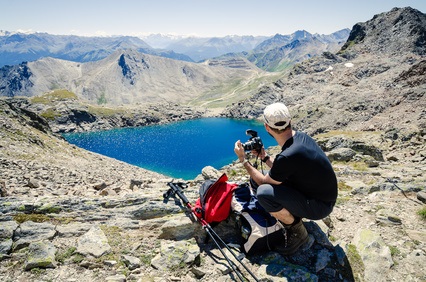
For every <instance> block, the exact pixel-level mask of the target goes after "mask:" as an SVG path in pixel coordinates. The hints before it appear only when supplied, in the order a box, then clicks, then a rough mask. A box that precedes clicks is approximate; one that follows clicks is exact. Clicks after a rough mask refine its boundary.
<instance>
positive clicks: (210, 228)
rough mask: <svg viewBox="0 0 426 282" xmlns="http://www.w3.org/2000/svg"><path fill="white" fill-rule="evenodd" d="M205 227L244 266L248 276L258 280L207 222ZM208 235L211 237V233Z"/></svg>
mask: <svg viewBox="0 0 426 282" xmlns="http://www.w3.org/2000/svg"><path fill="white" fill-rule="evenodd" d="M206 228H207V229H209V230H210V232H212V233H213V234H214V235H215V236H216V238H217V239H218V240H219V241H220V242H221V243H222V245H224V246H225V248H226V249H227V250H228V251H229V252H230V253H231V254H232V256H233V257H234V258H235V259H236V260H237V261H238V262H239V263H240V264H241V265H242V266H243V267H244V269H245V270H246V271H247V272H248V273H249V274H250V276H251V277H253V279H254V280H255V281H256V282H259V280H258V279H257V277H256V276H255V275H254V274H253V272H251V271H250V269H248V267H247V266H246V265H245V264H244V263H243V262H242V261H241V260H240V258H238V256H237V255H236V254H235V253H234V251H232V249H231V248H230V247H229V246H228V245H227V244H226V243H225V242H224V241H223V240H222V238H220V236H219V235H218V234H217V233H216V232H215V231H214V230H213V228H212V227H211V226H210V225H209V224H208V223H207V227H206ZM207 233H208V232H207ZM209 235H210V237H211V238H213V236H212V234H209Z"/></svg>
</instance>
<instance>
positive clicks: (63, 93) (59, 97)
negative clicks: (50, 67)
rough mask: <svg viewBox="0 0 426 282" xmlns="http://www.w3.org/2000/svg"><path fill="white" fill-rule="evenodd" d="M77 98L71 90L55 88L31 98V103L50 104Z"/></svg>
mask: <svg viewBox="0 0 426 282" xmlns="http://www.w3.org/2000/svg"><path fill="white" fill-rule="evenodd" d="M64 100H78V97H77V95H76V94H74V93H73V92H70V91H68V90H66V89H57V90H53V91H51V92H49V93H46V94H43V95H41V96H37V97H33V98H31V103H34V104H44V105H51V104H53V103H54V102H57V101H64Z"/></svg>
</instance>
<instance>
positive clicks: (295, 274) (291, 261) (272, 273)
mask: <svg viewBox="0 0 426 282" xmlns="http://www.w3.org/2000/svg"><path fill="white" fill-rule="evenodd" d="M223 223H224V222H223ZM230 225H232V220H231V221H228V222H227V223H226V224H219V225H218V226H216V227H215V229H216V232H217V233H218V234H219V235H220V236H221V237H222V238H223V239H224V241H226V242H232V241H233V242H235V232H234V235H232V232H231V231H230V230H234V231H235V229H232V228H230ZM304 225H305V227H306V229H307V230H308V233H309V236H310V240H309V242H308V243H306V244H305V245H303V246H302V247H301V248H300V249H299V250H298V251H297V252H296V253H295V254H293V255H291V256H282V255H280V254H279V253H277V252H274V251H269V252H266V253H264V254H261V255H254V256H248V257H247V259H248V260H249V261H250V262H251V263H252V264H257V265H259V266H260V267H259V269H258V271H257V275H258V277H259V278H261V277H264V278H267V280H269V279H271V280H272V281H275V279H276V278H285V279H287V281H355V279H354V274H353V271H352V267H351V265H350V263H349V260H348V258H347V256H346V253H345V251H344V250H343V248H342V247H341V246H339V245H336V246H334V245H333V244H332V243H331V242H330V241H329V239H328V237H327V235H326V234H325V233H324V232H323V231H322V229H321V228H320V226H319V225H318V224H317V223H316V222H314V221H307V222H304ZM212 247H213V246H212ZM268 278H269V279H268ZM262 281H263V279H262ZM283 281H284V280H283Z"/></svg>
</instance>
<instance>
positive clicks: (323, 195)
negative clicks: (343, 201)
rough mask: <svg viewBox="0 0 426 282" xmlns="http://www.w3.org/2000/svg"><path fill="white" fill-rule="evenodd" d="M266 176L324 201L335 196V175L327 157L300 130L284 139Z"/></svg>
mask: <svg viewBox="0 0 426 282" xmlns="http://www.w3.org/2000/svg"><path fill="white" fill-rule="evenodd" d="M269 176H270V177H271V178H272V179H274V180H276V181H280V182H283V184H284V185H288V186H290V187H292V188H294V189H297V190H298V191H300V192H301V193H303V194H304V195H305V196H306V197H308V198H312V199H317V200H321V201H325V202H332V201H335V200H336V198H337V179H336V175H335V173H334V170H333V168H332V166H331V163H330V161H329V160H328V158H327V156H326V155H325V153H324V152H323V151H322V149H321V148H320V147H319V146H318V144H317V143H316V142H315V140H314V139H312V138H311V137H310V136H308V135H307V134H305V133H303V132H299V131H296V134H295V135H294V136H293V137H292V138H290V139H289V140H287V141H286V142H285V144H284V146H283V147H282V151H281V153H280V154H278V155H277V156H276V157H275V160H274V163H273V166H272V168H271V170H270V171H269Z"/></svg>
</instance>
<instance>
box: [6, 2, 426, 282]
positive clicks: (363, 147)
mask: <svg viewBox="0 0 426 282" xmlns="http://www.w3.org/2000/svg"><path fill="white" fill-rule="evenodd" d="M425 29H426V24H425V15H424V14H422V13H419V12H418V11H416V10H413V9H410V8H405V9H394V10H392V11H390V12H388V13H383V14H380V15H376V16H375V17H374V18H373V19H372V20H370V21H368V22H366V23H359V24H357V25H355V26H354V28H353V29H352V32H351V35H350V36H349V41H348V42H347V44H346V45H345V47H344V48H343V49H342V50H341V51H340V52H338V53H336V54H333V53H325V54H323V56H321V57H320V58H317V59H312V60H309V61H306V62H303V63H301V64H299V65H296V66H295V67H294V68H292V70H291V71H290V72H289V73H286V74H285V75H284V76H283V77H282V78H281V79H280V80H277V81H276V82H275V83H273V84H267V85H265V86H264V87H262V88H261V89H259V91H258V92H257V93H256V94H255V95H253V96H252V97H250V98H249V99H247V100H242V101H240V102H238V103H236V104H234V105H232V106H229V107H228V108H226V109H224V111H223V112H222V113H221V115H222V116H228V117H238V118H246V117H248V118H258V117H259V114H260V113H261V111H262V110H263V107H264V106H265V105H266V104H268V103H270V102H271V101H276V100H281V101H284V102H285V103H286V104H288V105H289V108H290V110H291V111H292V113H293V114H294V126H295V127H296V128H298V129H301V130H304V131H306V132H308V133H310V134H312V135H313V136H314V138H315V139H316V140H317V142H318V143H319V144H320V145H321V147H322V148H323V149H324V151H325V152H326V153H327V155H328V157H329V159H330V160H331V161H332V164H333V167H334V169H335V171H336V174H337V177H338V181H339V197H338V201H337V204H336V206H335V208H334V211H333V213H332V214H331V215H330V216H329V217H327V218H326V219H324V220H321V221H309V220H306V221H305V226H306V227H307V229H308V231H309V233H310V234H311V235H310V236H311V238H312V239H313V240H311V244H309V245H308V246H304V247H303V248H302V249H301V250H300V251H299V252H298V253H296V254H295V255H293V256H291V257H282V256H280V255H279V254H277V253H275V252H266V253H264V254H259V255H256V256H251V257H244V259H243V260H242V261H243V262H244V264H245V265H246V266H247V267H248V268H249V269H250V270H251V271H252V272H253V273H254V274H255V275H256V276H257V277H258V278H259V280H261V281H425V280H426V272H425V270H424V265H425V264H426V228H425V220H426V219H425V218H426V206H425V203H426V195H425V193H426V192H425V183H426V177H425V170H426V166H425V164H426V142H425V123H424V122H425V119H424V117H425V110H424V109H425V96H424V94H425V92H426V86H425V85H426V83H425V76H424V70H425V63H424V56H425V53H426V52H425V49H424V48H425V47H424V46H425V45H424V44H422V42H424V41H422V40H424V38H425V37H424V36H425V34H426V33H425ZM390 34H392V36H393V37H392V38H389V37H390V36H391V35H390ZM382 35H383V36H382ZM402 39H403V41H402V42H401V40H402ZM388 41H389V42H388ZM396 41H399V42H400V43H399V44H397V43H395V42H396ZM367 43H368V48H367V46H365V44H367ZM74 95H75V94H73V93H69V92H55V93H51V94H49V95H46V96H43V97H41V98H43V99H39V100H31V99H30V100H26V99H23V100H21V99H12V100H10V99H5V100H0V164H1V166H0V190H1V198H0V212H1V214H2V216H1V218H0V279H1V280H2V281H238V278H237V276H236V275H235V273H234V272H232V271H231V269H230V267H229V266H228V264H227V262H226V260H225V259H224V258H223V256H222V254H221V253H220V251H219V248H218V247H217V246H215V244H213V242H211V240H210V241H206V240H205V238H206V234H205V231H204V230H203V229H202V228H201V226H200V224H199V223H197V222H193V221H192V220H191V215H190V214H188V213H187V212H185V209H184V208H183V207H182V206H181V205H179V202H178V201H175V200H173V199H172V198H171V199H169V201H164V199H163V193H164V192H165V191H166V190H167V189H168V187H167V182H169V181H171V179H168V178H167V177H165V176H163V175H159V174H157V173H154V172H150V171H146V170H143V169H141V168H137V167H134V166H131V165H128V164H125V163H122V162H119V161H117V160H114V159H110V158H108V157H105V156H101V155H98V154H94V153H91V152H87V151H85V150H82V149H79V148H77V147H75V146H73V145H70V144H68V143H67V142H66V141H65V140H64V139H63V138H61V136H60V135H58V132H69V131H83V130H96V129H105V128H111V127H114V126H132V125H146V124H156V123H161V122H168V121H173V120H179V119H186V118H196V117H199V116H204V115H212V112H210V111H209V110H208V109H194V108H191V107H188V106H185V107H183V106H181V105H178V104H173V103H171V104H169V105H168V106H167V107H163V108H162V107H161V106H159V105H157V106H156V105H135V107H134V108H132V109H120V110H115V111H112V112H111V109H109V108H106V107H99V108H96V109H93V108H91V107H90V106H89V105H87V104H85V103H83V101H82V100H81V99H80V98H78V97H76V96H74ZM138 107H139V108H138ZM138 109H139V111H138ZM137 113H139V115H138V114H137ZM140 113H144V114H140ZM167 113H173V114H171V115H167ZM268 150H269V153H270V154H276V153H277V152H278V151H279V148H277V147H271V148H269V149H268ZM221 173H226V174H227V175H228V177H229V178H230V181H235V182H245V181H247V180H248V179H247V175H246V173H245V171H244V170H243V169H242V167H241V165H240V164H237V163H233V164H230V165H228V166H226V167H223V168H220V169H219V170H216V169H213V168H211V167H206V168H204V169H203V171H201V172H200V175H199V176H198V177H197V178H196V179H194V180H192V181H189V183H188V184H189V187H188V188H186V189H185V195H186V196H187V197H188V198H189V200H190V201H191V202H192V203H194V202H195V200H196V198H197V197H198V194H197V193H198V189H199V186H200V185H201V183H202V182H203V181H204V180H205V179H208V178H213V179H214V178H217V177H218V176H219V175H220V174H221ZM214 230H216V232H217V233H218V234H219V235H220V236H221V237H222V238H223V239H224V240H225V241H226V242H227V243H231V246H232V247H236V248H235V250H236V251H238V247H237V246H236V244H237V243H238V241H237V237H236V236H237V234H236V231H235V228H234V222H233V217H232V216H231V217H230V218H229V220H228V221H226V222H222V223H221V224H219V225H218V226H215V227H214ZM225 252H227V250H225ZM242 272H243V274H244V276H245V277H246V278H247V280H248V281H254V280H253V279H252V278H251V277H250V276H249V275H248V274H247V272H246V271H245V270H244V269H242Z"/></svg>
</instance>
